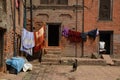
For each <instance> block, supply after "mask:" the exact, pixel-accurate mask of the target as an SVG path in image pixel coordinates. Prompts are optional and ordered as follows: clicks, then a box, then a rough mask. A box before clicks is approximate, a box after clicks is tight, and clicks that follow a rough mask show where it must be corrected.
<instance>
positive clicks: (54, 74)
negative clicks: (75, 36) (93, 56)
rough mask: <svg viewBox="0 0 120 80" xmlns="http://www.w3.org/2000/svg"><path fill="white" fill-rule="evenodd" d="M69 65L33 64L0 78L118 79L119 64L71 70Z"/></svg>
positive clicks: (12, 79)
mask: <svg viewBox="0 0 120 80" xmlns="http://www.w3.org/2000/svg"><path fill="white" fill-rule="evenodd" d="M71 70H72V66H70V65H40V64H37V65H34V69H33V70H32V71H30V72H20V73H19V74H18V75H14V74H7V75H5V74H4V75H2V76H1V78H0V80H2V79H5V80H120V79H119V78H120V67H119V66H97V65H80V66H79V67H78V69H77V71H75V72H71Z"/></svg>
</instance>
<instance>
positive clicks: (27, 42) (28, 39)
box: [20, 28, 35, 55]
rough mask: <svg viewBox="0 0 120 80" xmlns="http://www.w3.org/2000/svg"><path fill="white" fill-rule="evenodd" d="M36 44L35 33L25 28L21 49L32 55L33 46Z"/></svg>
mask: <svg viewBox="0 0 120 80" xmlns="http://www.w3.org/2000/svg"><path fill="white" fill-rule="evenodd" d="M34 46H35V41H34V33H33V32H30V31H27V30H26V29H24V28H23V31H22V38H21V49H20V50H21V51H24V52H26V53H28V54H29V55H32V48H33V47H34Z"/></svg>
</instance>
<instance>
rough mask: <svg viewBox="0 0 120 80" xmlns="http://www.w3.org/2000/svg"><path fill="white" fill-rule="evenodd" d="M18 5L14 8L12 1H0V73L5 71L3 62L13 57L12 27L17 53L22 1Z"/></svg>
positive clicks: (21, 25) (21, 18)
mask: <svg viewBox="0 0 120 80" xmlns="http://www.w3.org/2000/svg"><path fill="white" fill-rule="evenodd" d="M18 3H19V4H18V6H19V7H17V5H16V7H15V8H14V0H0V72H1V71H4V70H5V69H4V66H5V65H4V63H5V60H6V59H8V58H11V57H12V56H13V55H14V27H16V29H15V31H16V32H15V41H16V42H15V43H16V44H15V45H16V47H15V49H16V53H15V54H16V55H18V53H19V46H20V36H21V28H22V27H23V1H22V0H20V1H19V2H18ZM14 11H15V15H14ZM14 16H15V19H14ZM14 20H15V24H14Z"/></svg>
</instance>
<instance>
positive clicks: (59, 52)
mask: <svg viewBox="0 0 120 80" xmlns="http://www.w3.org/2000/svg"><path fill="white" fill-rule="evenodd" d="M46 52H47V54H61V51H46Z"/></svg>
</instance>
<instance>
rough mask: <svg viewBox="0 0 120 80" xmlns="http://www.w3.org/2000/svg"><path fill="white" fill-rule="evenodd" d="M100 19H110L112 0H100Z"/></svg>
mask: <svg viewBox="0 0 120 80" xmlns="http://www.w3.org/2000/svg"><path fill="white" fill-rule="evenodd" d="M99 1H100V9H99V20H110V19H111V0H99Z"/></svg>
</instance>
